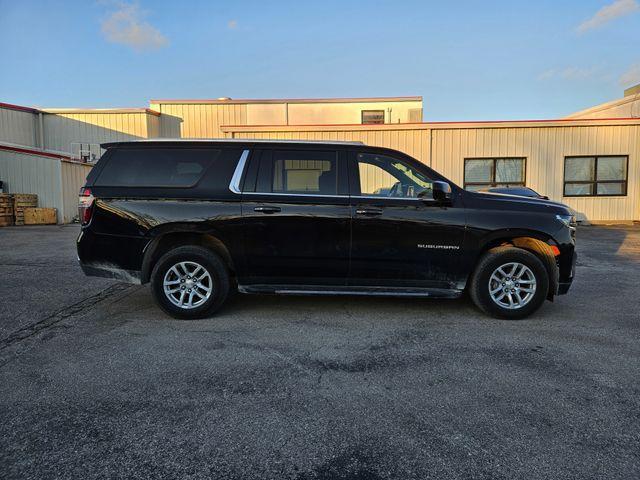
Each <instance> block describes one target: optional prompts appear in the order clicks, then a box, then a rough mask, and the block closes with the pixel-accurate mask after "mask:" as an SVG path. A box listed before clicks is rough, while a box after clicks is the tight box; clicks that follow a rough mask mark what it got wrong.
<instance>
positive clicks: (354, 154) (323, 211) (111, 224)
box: [77, 140, 576, 319]
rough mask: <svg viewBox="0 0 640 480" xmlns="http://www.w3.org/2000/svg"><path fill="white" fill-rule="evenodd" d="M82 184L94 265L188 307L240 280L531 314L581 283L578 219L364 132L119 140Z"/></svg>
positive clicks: (203, 309) (85, 259)
mask: <svg viewBox="0 0 640 480" xmlns="http://www.w3.org/2000/svg"><path fill="white" fill-rule="evenodd" d="M102 147H103V148H105V149H106V152H105V154H104V155H103V156H102V158H101V159H100V160H99V161H98V163H97V165H96V166H95V167H94V168H93V170H92V171H91V173H90V174H89V176H88V178H87V183H86V186H85V187H83V188H82V190H81V191H80V218H81V222H82V231H81V233H80V236H79V237H78V241H77V246H78V257H79V260H80V263H81V265H82V268H83V270H84V272H85V274H87V275H97V276H109V277H114V278H119V279H124V280H129V281H135V282H139V283H148V282H151V289H152V292H153V295H154V297H155V299H156V301H157V302H158V304H159V305H160V307H161V308H162V309H163V310H164V311H166V312H167V313H169V314H170V315H172V316H174V317H178V318H198V317H203V316H206V315H209V314H212V313H213V312H214V311H216V310H217V309H219V308H220V306H221V305H222V304H223V303H224V301H225V299H226V298H227V296H228V295H229V293H230V292H232V291H234V290H237V291H239V292H241V293H261V294H264V293H282V294H307V295H311V294H313V295H317V294H332V295H336V294H338V295H394V296H415V297H447V298H452V297H458V296H460V295H462V294H463V292H464V291H465V290H468V291H469V293H470V295H471V298H472V299H473V301H474V302H475V304H476V305H477V306H478V307H479V308H480V309H482V310H483V311H485V312H486V313H488V314H490V315H493V316H496V317H500V318H509V319H515V318H522V317H525V316H527V315H529V314H530V313H532V312H533V311H535V310H536V309H537V308H538V307H540V305H541V304H542V303H543V302H544V300H545V299H549V300H552V299H553V297H554V296H555V295H558V294H564V293H566V292H567V291H568V290H569V287H570V285H571V281H572V279H573V275H574V266H575V259H576V254H575V252H574V247H575V218H574V217H573V216H572V214H571V212H570V211H569V210H568V208H567V207H565V206H564V205H561V204H558V203H554V202H551V201H548V200H542V199H529V198H524V197H517V196H510V195H500V194H490V193H476V192H469V191H465V190H463V189H461V188H459V187H458V186H456V185H454V184H453V183H452V182H451V181H449V180H447V179H446V178H444V177H442V176H441V175H439V174H438V173H437V172H435V171H433V170H431V169H430V168H429V167H427V166H426V165H424V164H422V163H421V162H419V161H417V160H415V159H413V158H411V157H409V156H407V155H405V154H404V153H401V152H398V151H395V150H389V149H386V148H378V147H369V146H365V145H363V144H361V143H357V142H304V141H260V140H219V141H218V140H202V141H194V140H165V141H162V140H153V141H134V142H118V143H107V144H104V145H102Z"/></svg>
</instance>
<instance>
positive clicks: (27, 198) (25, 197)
mask: <svg viewBox="0 0 640 480" xmlns="http://www.w3.org/2000/svg"><path fill="white" fill-rule="evenodd" d="M37 206H38V195H36V194H35V193H14V194H13V215H14V217H15V219H16V225H24V209H25V208H35V207H37Z"/></svg>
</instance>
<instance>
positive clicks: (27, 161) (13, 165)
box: [0, 150, 63, 221]
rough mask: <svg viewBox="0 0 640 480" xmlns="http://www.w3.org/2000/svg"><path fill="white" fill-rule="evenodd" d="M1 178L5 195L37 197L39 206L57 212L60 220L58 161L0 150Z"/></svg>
mask: <svg viewBox="0 0 640 480" xmlns="http://www.w3.org/2000/svg"><path fill="white" fill-rule="evenodd" d="M0 179H1V180H2V181H3V183H4V185H3V187H4V191H5V193H36V194H38V206H39V207H50V208H56V209H58V221H61V218H60V217H61V214H60V211H61V209H62V208H63V205H62V186H61V184H60V160H58V159H56V158H49V157H41V156H38V155H30V154H26V153H18V152H10V151H7V150H0Z"/></svg>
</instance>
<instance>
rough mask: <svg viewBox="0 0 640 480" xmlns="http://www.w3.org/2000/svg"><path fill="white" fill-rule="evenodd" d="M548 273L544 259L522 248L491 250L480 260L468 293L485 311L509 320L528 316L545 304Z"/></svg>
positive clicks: (507, 247) (508, 247)
mask: <svg viewBox="0 0 640 480" xmlns="http://www.w3.org/2000/svg"><path fill="white" fill-rule="evenodd" d="M548 291H549V274H548V273H547V269H546V268H545V266H544V264H543V263H542V261H541V260H540V259H539V258H538V257H536V256H535V255H534V254H533V253H531V252H528V251H527V250H523V249H521V248H516V247H511V246H504V247H497V248H493V249H491V250H489V251H488V252H487V253H486V254H484V256H483V257H482V258H481V259H480V262H479V263H478V266H477V267H476V270H475V272H474V274H473V277H472V279H471V285H470V288H469V293H470V294H471V298H472V300H473V302H474V303H475V304H476V305H477V306H478V308H480V309H481V310H482V311H484V312H485V313H487V314H489V315H491V316H493V317H497V318H505V319H510V320H517V319H520V318H524V317H527V316H529V315H531V314H532V313H533V312H535V311H536V310H537V309H538V308H540V306H541V305H542V304H543V303H544V301H545V299H546V298H547V293H548Z"/></svg>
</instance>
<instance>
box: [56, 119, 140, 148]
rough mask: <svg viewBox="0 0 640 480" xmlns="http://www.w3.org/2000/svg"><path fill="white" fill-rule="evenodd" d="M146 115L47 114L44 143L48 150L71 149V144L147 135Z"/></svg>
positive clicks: (111, 140) (129, 138) (136, 137)
mask: <svg viewBox="0 0 640 480" xmlns="http://www.w3.org/2000/svg"><path fill="white" fill-rule="evenodd" d="M147 117H148V114H147V113H144V112H134V113H57V114H52V113H47V114H45V116H44V132H45V145H46V148H47V149H49V150H57V151H60V152H71V143H74V142H81V143H105V142H116V141H121V140H136V139H140V138H147Z"/></svg>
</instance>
